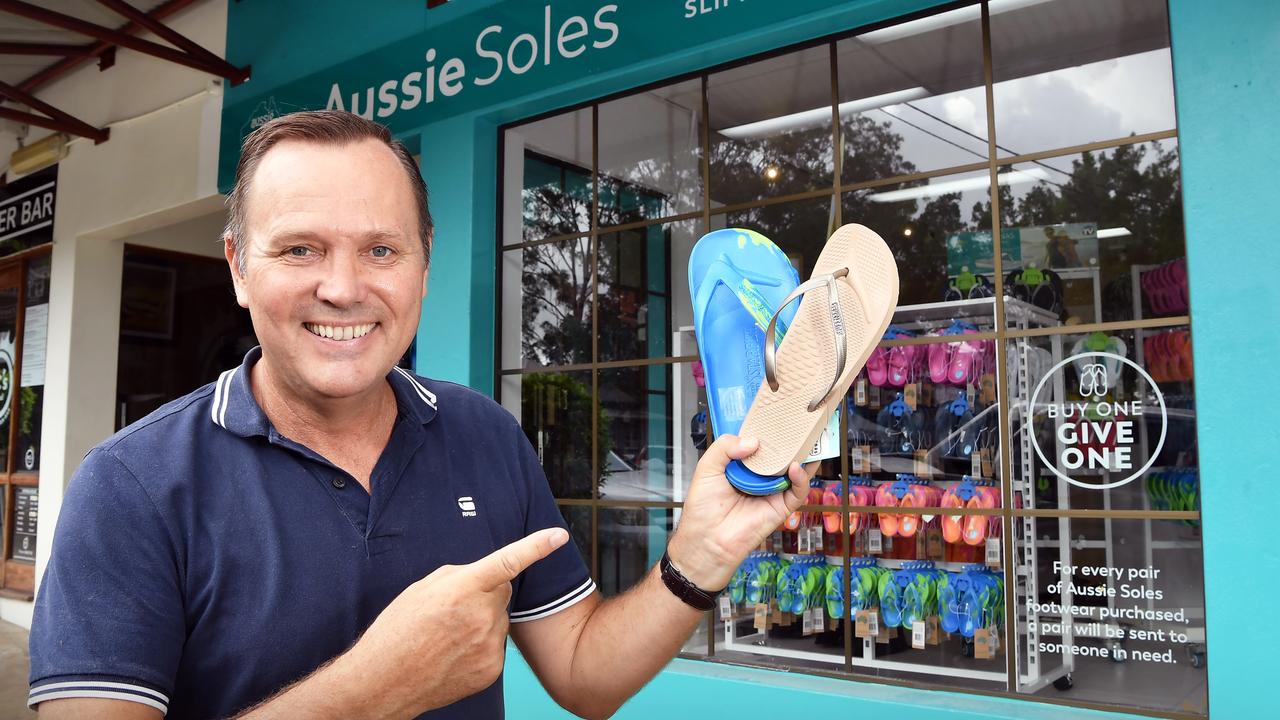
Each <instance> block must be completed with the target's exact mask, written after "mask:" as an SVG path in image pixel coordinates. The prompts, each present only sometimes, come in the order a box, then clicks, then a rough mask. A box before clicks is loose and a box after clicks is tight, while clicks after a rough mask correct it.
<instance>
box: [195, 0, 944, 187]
mask: <svg viewBox="0 0 1280 720" xmlns="http://www.w3.org/2000/svg"><path fill="white" fill-rule="evenodd" d="M931 2H932V0H917V1H913V2H909V3H904V6H903V7H902V8H901V12H911V11H912V10H915V9H919V7H924V6H928V5H929V4H930V3H931ZM477 5H479V4H478V3H477ZM863 5H865V3H855V2H846V3H832V2H831V0H789V2H785V3H782V2H762V1H760V2H756V1H753V2H746V0H614V1H613V2H609V0H550V1H547V2H528V1H527V0H507V1H506V2H497V3H492V4H491V6H489V7H483V8H481V7H477V8H476V9H475V10H473V11H471V12H470V13H469V14H466V15H462V16H457V17H455V18H454V19H453V20H451V21H449V22H445V23H442V24H439V25H436V26H434V27H428V28H427V29H426V30H424V31H423V32H421V33H418V34H416V35H414V36H411V37H408V38H405V39H402V40H399V41H396V42H393V43H390V44H388V45H386V46H384V47H379V48H375V49H371V51H370V52H367V53H365V54H363V55H360V56H358V57H355V58H352V59H351V60H350V61H347V62H343V63H341V64H339V65H335V66H332V67H329V68H325V69H322V70H319V71H318V72H311V73H309V74H303V75H302V76H301V77H298V78H297V79H296V80H292V81H291V82H288V83H287V84H284V85H281V86H278V87H273V88H272V89H271V90H270V91H268V92H263V93H260V94H257V95H249V93H252V92H253V83H252V82H251V83H248V84H246V85H243V86H241V87H238V88H231V89H230V90H229V91H228V95H227V102H226V104H225V105H224V108H223V115H222V140H221V150H220V152H221V158H220V159H221V162H220V165H219V178H218V181H219V187H221V188H223V189H224V190H226V189H229V188H230V184H231V182H232V180H233V179H234V174H235V164H236V161H237V159H238V157H239V152H240V142H241V140H242V139H243V138H244V136H245V135H247V134H248V133H249V132H251V131H252V130H254V129H255V128H257V127H259V126H261V125H262V124H263V123H265V122H266V121H268V120H270V119H271V118H273V117H275V116H277V115H280V114H281V113H283V112H292V111H296V110H315V109H321V108H330V109H341V110H347V111H350V112H354V113H357V114H359V115H363V116H364V117H367V118H370V119H373V120H377V121H378V122H380V123H383V124H384V125H387V126H388V127H390V128H391V130H392V131H393V132H403V131H408V130H412V129H415V128H418V127H422V126H424V125H427V124H429V123H432V122H436V121H439V120H442V119H446V118H449V117H454V116H457V115H461V114H464V113H467V112H472V111H474V110H477V109H481V108H484V107H488V106H492V105H496V104H500V103H509V102H510V101H511V100H512V99H514V98H519V97H521V96H526V95H532V94H534V93H538V92H546V91H548V90H551V89H554V88H561V87H563V86H571V85H573V84H575V83H580V82H583V81H584V79H588V78H594V77H596V76H599V75H601V74H603V73H607V72H611V71H615V70H619V69H622V68H626V67H628V66H632V65H639V64H641V63H645V64H649V65H652V64H653V63H654V62H655V60H657V59H660V58H662V57H663V56H664V55H672V54H677V53H688V52H689V51H690V50H692V49H696V48H699V47H704V46H708V45H710V44H712V43H716V42H721V41H723V40H724V39H725V38H729V37H732V36H734V35H739V34H743V33H748V32H753V31H758V30H760V29H761V28H767V27H770V26H775V25H777V24H779V23H785V22H789V21H792V20H793V19H795V18H797V17H801V16H803V15H805V14H807V13H817V12H820V11H827V12H830V11H832V8H833V6H835V7H841V6H848V8H849V10H848V12H850V13H851V18H855V19H852V20H851V22H859V21H861V22H870V21H872V20H877V19H881V18H879V17H876V16H873V15H872V13H883V12H884V10H883V9H875V8H872V9H870V10H868V9H866V8H865V7H861V6H863ZM854 11H856V12H857V13H860V14H859V15H857V16H854V15H852V13H853V12H854ZM353 12H356V11H355V10H353ZM423 12H424V13H425V12H426V11H425V9H424V10H423ZM439 14H440V13H433V14H431V15H425V16H424V20H423V22H424V23H428V22H430V21H431V19H432V17H434V16H436V15H439ZM245 18H254V20H253V22H254V23H256V24H255V25H251V24H250V21H249V20H246V19H245ZM268 21H272V22H276V21H278V18H275V17H273V16H272V15H271V14H269V13H266V12H259V13H254V12H252V11H251V10H245V11H243V12H241V11H239V10H238V9H237V8H234V7H233V8H232V9H231V12H230V13H229V16H228V30H227V32H228V35H229V36H232V37H235V36H236V35H237V34H243V35H244V36H245V37H265V36H266V35H271V37H272V40H273V41H274V42H280V41H282V40H281V38H280V37H279V36H280V33H281V31H282V29H281V28H280V27H279V25H278V24H273V25H272V26H271V27H270V28H265V27H259V26H258V25H262V24H264V23H266V22H268ZM284 32H285V33H287V32H288V30H287V29H286V30H284ZM337 37H340V35H339V36H337ZM331 39H332V38H326V42H328V41H329V40H331ZM284 41H285V42H287V41H288V40H287V39H286V40H284ZM238 60H239V61H241V62H245V63H249V64H254V66H255V67H254V70H255V73H257V72H259V67H258V64H257V63H256V62H255V58H253V57H251V56H249V57H244V58H239V59H238ZM688 69H694V68H692V67H691V68H688ZM273 70H274V68H273ZM277 72H278V71H277ZM255 79H257V78H256V77H255ZM619 89H620V88H619Z"/></svg>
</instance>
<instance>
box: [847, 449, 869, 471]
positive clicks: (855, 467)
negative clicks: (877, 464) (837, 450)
mask: <svg viewBox="0 0 1280 720" xmlns="http://www.w3.org/2000/svg"><path fill="white" fill-rule="evenodd" d="M865 457H866V455H865V454H864V453H863V446H861V445H853V446H851V447H850V448H849V469H850V470H852V471H853V472H866V471H865V470H863V468H862V463H863V462H865V460H864V458H865Z"/></svg>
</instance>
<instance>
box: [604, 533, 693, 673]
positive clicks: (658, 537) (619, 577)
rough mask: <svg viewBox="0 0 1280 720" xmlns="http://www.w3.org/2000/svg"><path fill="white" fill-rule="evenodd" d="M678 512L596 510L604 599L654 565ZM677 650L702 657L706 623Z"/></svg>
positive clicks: (622, 590) (629, 585)
mask: <svg viewBox="0 0 1280 720" xmlns="http://www.w3.org/2000/svg"><path fill="white" fill-rule="evenodd" d="M678 512H679V511H678V510H670V509H666V508H600V576H599V577H598V578H597V579H596V584H598V585H599V586H600V591H601V592H602V593H604V594H605V596H613V595H618V594H620V593H623V592H625V591H627V590H628V589H630V588H631V587H632V586H634V585H635V584H636V583H638V582H640V580H641V579H643V578H644V576H645V573H647V572H649V570H650V569H651V568H652V567H653V566H654V565H657V564H658V561H659V560H660V559H662V553H663V552H664V551H665V550H666V547H667V540H668V538H669V537H670V536H671V532H672V530H673V529H674V524H675V522H676V514H677V513H678ZM680 651H681V652H683V653H688V654H694V655H706V653H707V626H706V623H699V624H698V627H697V628H695V630H694V632H693V634H692V635H691V636H690V637H689V639H688V640H686V641H685V643H684V646H683V647H682V648H681V649H680Z"/></svg>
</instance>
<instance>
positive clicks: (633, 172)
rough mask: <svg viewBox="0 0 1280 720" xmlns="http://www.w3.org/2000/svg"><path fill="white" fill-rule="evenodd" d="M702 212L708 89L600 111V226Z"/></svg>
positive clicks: (697, 84)
mask: <svg viewBox="0 0 1280 720" xmlns="http://www.w3.org/2000/svg"><path fill="white" fill-rule="evenodd" d="M701 209H702V83H701V81H699V80H689V81H686V82H682V83H678V84H676V85H670V86H667V87H663V88H658V89H656V90H650V91H648V92H643V93H638V94H636V95H629V96H627V97H624V98H619V99H617V100H610V101H609V102H606V103H603V104H601V105H600V225H601V226H602V227H609V226H611V225H622V224H625V223H632V222H636V221H638V220H656V219H658V218H661V217H667V216H670V215H680V214H683V213H687V212H693V211H698V210H701Z"/></svg>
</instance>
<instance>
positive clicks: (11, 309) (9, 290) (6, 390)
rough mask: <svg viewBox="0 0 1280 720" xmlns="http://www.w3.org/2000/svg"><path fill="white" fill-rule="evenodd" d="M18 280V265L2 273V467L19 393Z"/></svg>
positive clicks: (0, 322) (0, 420) (0, 450)
mask: <svg viewBox="0 0 1280 720" xmlns="http://www.w3.org/2000/svg"><path fill="white" fill-rule="evenodd" d="M18 282H19V280H18V270H17V268H16V267H14V268H12V269H11V270H9V271H7V272H4V273H0V467H3V466H4V462H6V461H7V460H8V458H9V418H10V417H12V414H13V411H14V405H15V402H14V398H15V396H16V395H18V377H17V375H16V372H15V371H16V369H17V357H18V348H17V341H18V337H17V335H18ZM9 467H12V464H10V465H9Z"/></svg>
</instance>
